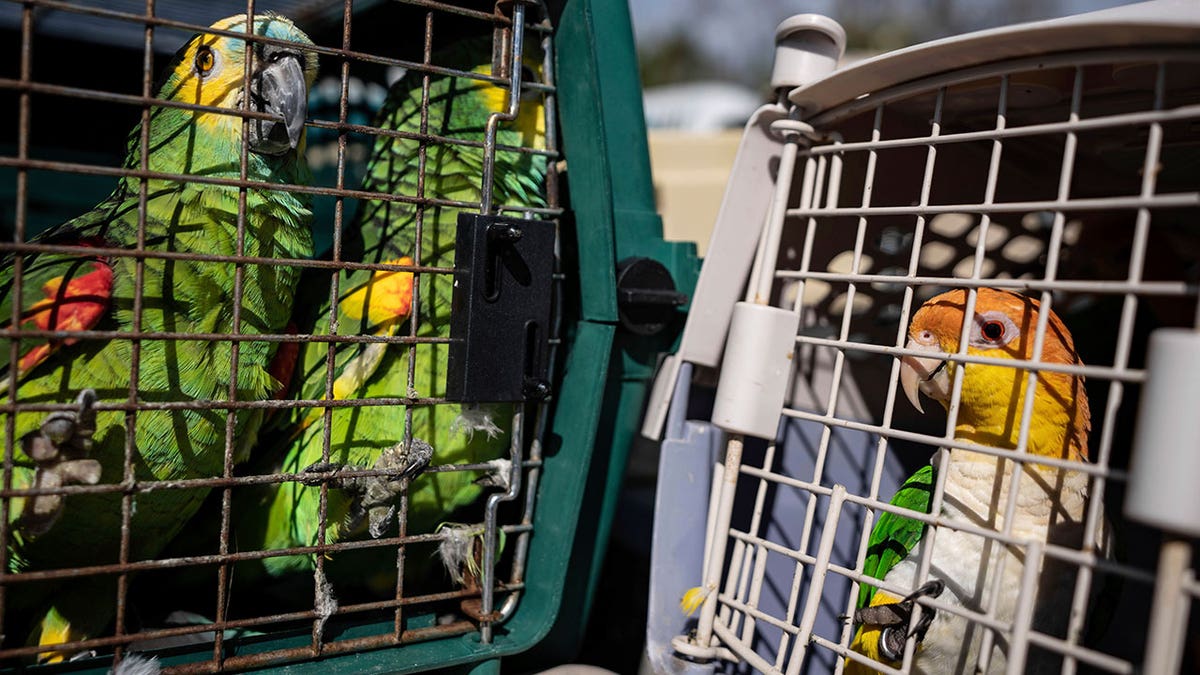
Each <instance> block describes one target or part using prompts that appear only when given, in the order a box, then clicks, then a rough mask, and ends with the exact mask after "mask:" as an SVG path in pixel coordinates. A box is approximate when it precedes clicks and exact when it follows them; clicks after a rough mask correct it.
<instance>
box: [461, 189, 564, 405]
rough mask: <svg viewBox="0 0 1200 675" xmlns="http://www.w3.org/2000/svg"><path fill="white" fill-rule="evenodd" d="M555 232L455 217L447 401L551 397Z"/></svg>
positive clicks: (536, 223)
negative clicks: (455, 230)
mask: <svg viewBox="0 0 1200 675" xmlns="http://www.w3.org/2000/svg"><path fill="white" fill-rule="evenodd" d="M554 234H555V233H554V225H553V224H551V223H547V222H544V221H540V220H523V219H520V218H508V217H503V216H485V215H480V214H477V213H460V214H459V215H458V237H457V240H456V244H455V255H454V300H453V303H454V304H453V310H452V312H451V315H450V316H451V318H450V354H449V364H448V366H447V369H446V398H447V399H448V400H451V401H460V402H481V401H524V400H540V399H543V398H545V397H546V396H548V395H549V394H550V380H549V378H548V376H547V368H548V365H549V364H548V362H547V361H548V360H547V352H548V348H549V339H550V328H551V326H550V302H551V290H552V284H553V275H554Z"/></svg>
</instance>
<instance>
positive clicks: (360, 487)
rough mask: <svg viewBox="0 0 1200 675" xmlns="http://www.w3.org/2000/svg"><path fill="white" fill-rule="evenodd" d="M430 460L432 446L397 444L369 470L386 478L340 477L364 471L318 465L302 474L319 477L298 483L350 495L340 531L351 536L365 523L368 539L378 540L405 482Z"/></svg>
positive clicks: (340, 465)
mask: <svg viewBox="0 0 1200 675" xmlns="http://www.w3.org/2000/svg"><path fill="white" fill-rule="evenodd" d="M432 459H433V446H431V445H430V444H428V443H426V442H425V441H423V440H421V439H419V438H414V439H412V444H411V445H406V444H405V443H403V442H401V443H397V444H396V445H393V446H392V447H390V448H388V449H387V450H384V451H383V453H381V454H380V455H379V458H378V459H377V460H375V465H374V466H373V467H371V468H372V469H375V470H387V471H389V472H390V473H388V474H386V475H382V476H341V475H340V474H341V472H343V471H363V470H365V467H359V466H354V465H350V464H336V463H333V462H318V463H316V464H313V465H312V466H309V467H308V468H306V469H304V471H303V473H305V474H323V475H321V476H317V475H311V476H310V477H309V478H301V479H300V480H301V482H303V483H304V484H306V485H319V484H321V483H323V482H327V483H328V484H329V487H331V488H334V489H338V490H342V491H344V492H347V493H349V494H350V495H352V496H353V501H352V502H351V505H350V511H349V513H347V515H346V522H345V523H343V524H342V529H343V530H344V531H345V532H347V533H350V532H355V531H357V530H358V529H359V528H361V527H362V525H363V522H364V521H366V523H367V526H368V530H369V531H370V533H371V536H372V537H374V538H376V539H378V538H379V537H381V536H383V533H384V532H386V531H387V529H388V526H389V525H391V522H392V518H393V516H394V515H395V513H396V498H397V497H398V496H399V495H400V493H401V492H403V491H404V489H405V487H407V485H408V483H409V482H411V481H412V480H413V479H414V478H416V477H417V476H420V475H421V472H423V471H424V470H425V468H426V467H428V466H429V462H430V461H431V460H432Z"/></svg>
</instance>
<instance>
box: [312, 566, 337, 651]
mask: <svg viewBox="0 0 1200 675" xmlns="http://www.w3.org/2000/svg"><path fill="white" fill-rule="evenodd" d="M313 581H314V582H315V584H316V587H315V596H316V597H315V600H314V601H313V609H314V610H316V612H317V635H318V637H319V636H320V635H321V634H322V633H323V632H324V631H325V622H326V621H328V620H329V617H331V616H333V613H334V612H336V611H337V608H338V601H337V596H335V595H334V594H333V584H331V583H329V580H328V579H326V578H325V572H324V571H323V570H322V569H321V567H320V566H318V567H317V568H316V569H314V570H313Z"/></svg>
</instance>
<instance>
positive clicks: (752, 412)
mask: <svg viewBox="0 0 1200 675" xmlns="http://www.w3.org/2000/svg"><path fill="white" fill-rule="evenodd" d="M799 327H800V315H799V314H796V313H795V312H793V311H790V310H786V309H780V308H778V307H770V306H768V305H756V304H753V303H749V302H739V303H737V304H736V305H734V306H733V316H732V319H731V321H730V325H729V340H728V341H727V342H726V343H725V358H724V359H723V360H722V362H721V379H720V381H718V383H717V396H716V400H715V401H714V403H713V415H712V421H713V424H715V425H717V426H718V427H721V428H722V429H724V430H725V431H728V432H730V433H735V434H745V435H747V436H756V437H758V438H766V439H774V438H775V434H776V431H777V430H778V428H779V415H780V414H781V413H782V412H783V401H784V396H785V395H786V394H787V389H788V380H789V378H790V377H791V374H792V360H793V358H794V355H795V352H796V330H797V329H798V328H799Z"/></svg>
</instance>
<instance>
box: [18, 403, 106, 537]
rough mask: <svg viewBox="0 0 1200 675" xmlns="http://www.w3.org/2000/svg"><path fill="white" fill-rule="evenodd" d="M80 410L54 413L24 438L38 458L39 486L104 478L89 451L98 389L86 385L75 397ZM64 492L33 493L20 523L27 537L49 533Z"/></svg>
mask: <svg viewBox="0 0 1200 675" xmlns="http://www.w3.org/2000/svg"><path fill="white" fill-rule="evenodd" d="M75 404H76V405H77V406H78V409H77V410H68V411H59V412H54V413H50V414H49V415H47V416H46V419H45V420H43V421H42V424H41V427H40V428H39V429H38V430H37V431H34V432H31V433H28V434H26V435H25V436H24V437H22V438H21V448H22V450H24V451H25V454H26V455H27V456H28V457H29V458H30V459H32V460H33V461H34V464H35V465H36V468H35V470H34V477H33V484H32V485H31V486H30V487H33V488H37V489H54V488H59V487H62V486H64V485H95V484H96V483H99V482H100V462H98V461H96V460H94V459H91V458H89V457H88V455H89V454H90V453H91V451H92V445H93V444H94V442H95V441H94V439H93V435H94V434H95V433H96V408H95V405H96V392H95V390H92V389H84V390H83V391H81V392H79V396H77V397H76V398H75ZM63 499H64V495H61V494H45V495H36V496H34V497H30V498H29V499H28V500H27V501H26V502H25V506H24V508H23V509H22V510H21V516H20V520H19V524H18V527H20V528H21V530H22V533H23V534H24V535H25V536H26V537H36V536H38V535H41V534H45V533H46V532H47V531H49V530H50V528H51V527H53V526H54V523H55V521H57V520H58V517H59V516H60V515H61V514H62V509H63Z"/></svg>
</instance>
